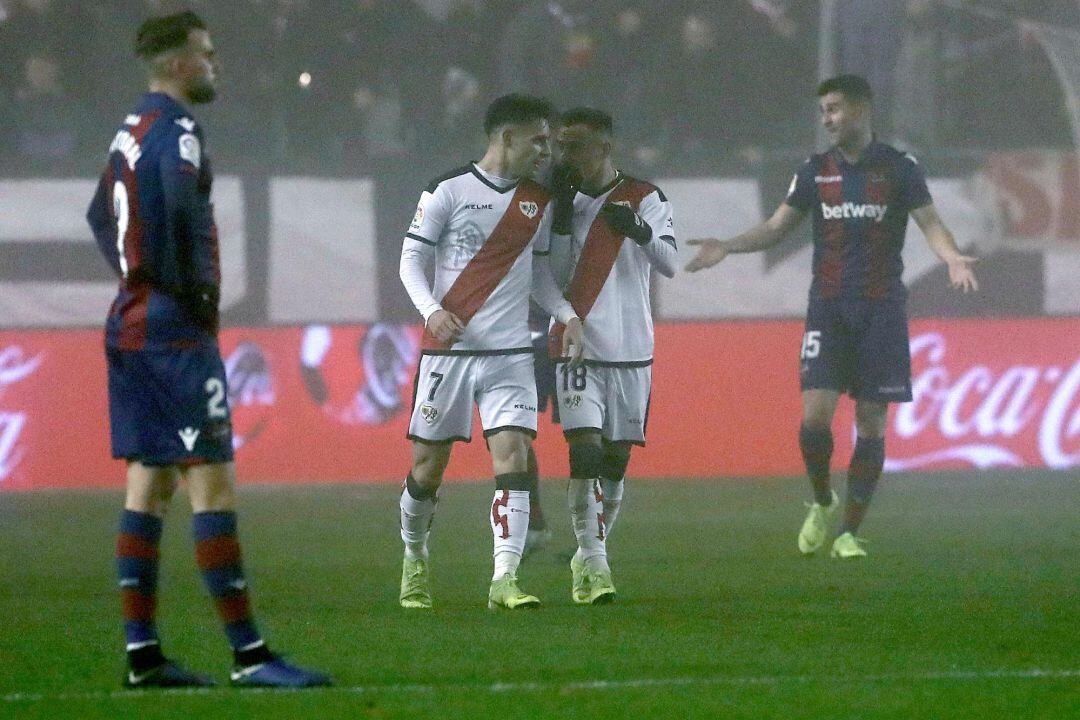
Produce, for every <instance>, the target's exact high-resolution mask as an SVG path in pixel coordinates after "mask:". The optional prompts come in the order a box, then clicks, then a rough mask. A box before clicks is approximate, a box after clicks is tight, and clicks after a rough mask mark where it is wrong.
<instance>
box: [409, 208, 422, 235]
mask: <svg viewBox="0 0 1080 720" xmlns="http://www.w3.org/2000/svg"><path fill="white" fill-rule="evenodd" d="M423 224H424V206H423V205H417V206H416V214H415V215H413V219H412V223H411V224H410V225H409V227H410V228H411V229H413V230H419V229H420V226H421V225H423Z"/></svg>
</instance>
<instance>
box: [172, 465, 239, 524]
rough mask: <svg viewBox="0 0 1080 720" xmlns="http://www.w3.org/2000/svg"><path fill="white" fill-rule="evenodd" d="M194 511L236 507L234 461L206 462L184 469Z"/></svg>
mask: <svg viewBox="0 0 1080 720" xmlns="http://www.w3.org/2000/svg"><path fill="white" fill-rule="evenodd" d="M183 475H184V480H185V481H186V482H187V487H188V495H189V496H190V498H191V510H192V511H193V512H197V513H199V512H220V511H223V510H235V509H236V482H235V470H234V468H233V464H232V463H206V464H203V465H195V466H192V467H190V468H187V469H186V470H184V471H183Z"/></svg>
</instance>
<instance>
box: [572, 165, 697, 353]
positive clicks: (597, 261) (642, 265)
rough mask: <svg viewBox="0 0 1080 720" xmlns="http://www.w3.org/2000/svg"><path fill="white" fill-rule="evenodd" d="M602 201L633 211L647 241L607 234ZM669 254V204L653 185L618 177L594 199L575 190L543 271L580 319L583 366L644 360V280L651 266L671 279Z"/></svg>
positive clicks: (647, 309) (648, 320)
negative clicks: (567, 222)
mask: <svg viewBox="0 0 1080 720" xmlns="http://www.w3.org/2000/svg"><path fill="white" fill-rule="evenodd" d="M605 203H613V204H617V205H625V206H627V207H629V208H630V209H632V210H634V211H635V212H636V213H637V214H638V215H639V216H640V217H641V219H642V220H644V221H645V222H646V223H648V224H649V226H650V227H651V228H652V239H650V240H649V242H648V243H646V244H645V245H638V244H637V243H635V242H634V241H633V240H631V239H629V238H626V237H623V236H622V235H621V234H619V233H617V232H615V231H614V230H613V229H612V228H611V227H610V226H609V225H608V223H607V221H606V220H605V219H604V216H603V215H602V214H601V213H600V209H601V208H602V207H603V206H604V204H605ZM677 252H678V248H677V245H676V241H675V234H674V220H673V218H672V209H671V203H670V202H669V201H668V199H667V198H666V197H665V196H664V193H663V192H661V190H660V189H659V188H658V187H656V186H655V185H652V184H651V183H647V182H643V181H641V180H635V179H634V178H631V177H627V176H625V175H623V174H621V173H619V174H617V175H616V177H615V179H614V180H613V181H612V182H611V183H610V184H608V185H607V187H605V188H603V189H602V190H601V191H600V192H599V193H597V194H596V195H589V194H587V193H585V192H580V191H579V192H578V194H577V196H576V197H575V198H574V223H573V233H572V235H569V236H565V235H552V238H551V255H552V259H551V265H552V269H553V270H554V272H555V277H556V281H557V282H558V283H559V286H560V288H562V290H563V291H564V292H565V294H566V298H567V299H568V300H569V301H570V304H571V305H573V306H574V310H575V311H576V312H577V315H578V316H579V317H580V318H581V319H582V320H583V321H584V326H585V359H586V360H590V361H593V362H596V363H605V364H607V363H612V364H621V363H643V362H648V361H651V360H652V355H653V319H652V303H651V301H650V297H649V288H650V279H651V276H652V271H653V268H655V269H656V270H658V271H659V272H660V273H662V274H663V275H665V276H667V277H672V276H673V275H674V274H675V259H676V254H677Z"/></svg>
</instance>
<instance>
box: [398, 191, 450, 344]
mask: <svg viewBox="0 0 1080 720" xmlns="http://www.w3.org/2000/svg"><path fill="white" fill-rule="evenodd" d="M450 209H451V203H450V197H449V193H448V192H447V190H446V189H445V188H444V186H443V185H439V186H437V187H436V188H435V189H434V190H432V191H430V192H429V191H427V190H425V191H424V192H423V193H422V194H421V195H420V203H419V204H418V205H417V206H416V215H414V216H413V220H412V223H410V225H409V231H408V232H407V233H405V239H404V240H403V241H402V243H401V262H400V265H399V267H398V274H399V276H400V277H401V284H402V285H404V286H405V291H406V292H407V293H408V294H409V298H410V299H411V300H412V302H413V305H415V306H416V309H417V311H418V312H419V313H420V314H421V315H422V316H423V317H424V322H425V323H426V322H427V319H428V318H429V317H431V315H432V313H434V312H435V311H436V310H441V309H442V306H441V305H440V304H439V302H438V301H437V300H436V299H435V295H434V294H433V293H432V291H431V283H430V282H429V281H428V278H427V268H428V265H429V264H430V263H431V262H432V260H433V259H434V257H435V247H436V244H437V243H438V240H439V236H440V235H441V234H442V231H443V227H444V226H445V225H446V221H447V219H448V218H449V216H450Z"/></svg>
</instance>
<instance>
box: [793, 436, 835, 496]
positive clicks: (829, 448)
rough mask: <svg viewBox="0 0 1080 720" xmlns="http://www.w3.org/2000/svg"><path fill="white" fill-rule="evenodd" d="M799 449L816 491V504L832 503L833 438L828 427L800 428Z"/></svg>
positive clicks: (811, 483)
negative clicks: (830, 475)
mask: <svg viewBox="0 0 1080 720" xmlns="http://www.w3.org/2000/svg"><path fill="white" fill-rule="evenodd" d="M799 448H800V449H801V450H802V456H803V463H805V465H806V474H807V476H809V478H810V485H811V487H813V489H814V502H816V503H818V504H819V505H829V504H831V503H832V484H831V482H830V479H829V463H830V462H831V461H832V452H833V436H832V429H831V428H828V427H811V426H807V425H801V426H799Z"/></svg>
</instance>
